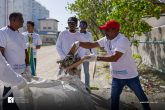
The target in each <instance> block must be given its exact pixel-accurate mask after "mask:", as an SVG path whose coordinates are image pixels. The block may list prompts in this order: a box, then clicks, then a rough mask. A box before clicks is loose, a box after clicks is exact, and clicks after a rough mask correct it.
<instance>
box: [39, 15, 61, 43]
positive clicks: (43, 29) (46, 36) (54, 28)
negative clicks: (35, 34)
mask: <svg viewBox="0 0 165 110" xmlns="http://www.w3.org/2000/svg"><path fill="white" fill-rule="evenodd" d="M58 22H59V21H58V20H56V19H52V18H46V19H39V24H40V25H39V34H40V36H41V38H42V42H43V45H50V44H55V42H56V40H57V36H58Z"/></svg>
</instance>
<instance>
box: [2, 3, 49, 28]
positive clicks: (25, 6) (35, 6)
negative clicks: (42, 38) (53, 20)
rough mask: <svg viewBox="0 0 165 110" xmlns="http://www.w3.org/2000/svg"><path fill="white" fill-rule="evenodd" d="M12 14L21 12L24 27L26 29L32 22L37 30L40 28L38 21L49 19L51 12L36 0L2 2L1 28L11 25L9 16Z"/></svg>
mask: <svg viewBox="0 0 165 110" xmlns="http://www.w3.org/2000/svg"><path fill="white" fill-rule="evenodd" d="M12 12H20V13H22V14H23V18H24V22H25V23H24V26H23V30H22V31H24V30H25V29H26V22H27V21H29V20H32V21H34V22H35V24H36V30H38V28H39V21H38V19H41V18H48V17H49V11H48V10H47V9H46V8H45V7H43V6H42V5H41V4H40V3H38V2H36V1H35V0H1V3H0V18H1V20H0V27H3V26H5V25H8V24H9V19H8V18H9V15H10V13H12Z"/></svg>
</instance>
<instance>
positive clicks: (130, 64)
mask: <svg viewBox="0 0 165 110" xmlns="http://www.w3.org/2000/svg"><path fill="white" fill-rule="evenodd" d="M98 43H99V45H100V47H104V49H105V50H106V51H107V53H108V55H110V56H111V55H114V54H115V52H116V51H119V52H122V53H123V55H122V56H121V58H119V60H118V61H117V62H110V71H111V73H112V77H114V78H118V79H129V78H134V77H136V76H137V75H138V72H137V68H136V65H135V61H134V59H133V58H132V51H131V47H130V42H129V40H128V39H127V38H126V37H125V36H124V35H122V34H120V33H119V34H118V35H117V37H115V38H114V39H112V40H108V39H107V38H106V37H103V38H102V39H100V40H98Z"/></svg>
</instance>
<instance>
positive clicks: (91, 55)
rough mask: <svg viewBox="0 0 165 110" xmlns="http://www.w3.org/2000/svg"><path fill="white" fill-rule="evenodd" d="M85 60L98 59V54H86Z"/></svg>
mask: <svg viewBox="0 0 165 110" xmlns="http://www.w3.org/2000/svg"><path fill="white" fill-rule="evenodd" d="M83 59H84V62H85V61H86V62H94V61H97V55H95V54H90V55H86V56H84V58H83Z"/></svg>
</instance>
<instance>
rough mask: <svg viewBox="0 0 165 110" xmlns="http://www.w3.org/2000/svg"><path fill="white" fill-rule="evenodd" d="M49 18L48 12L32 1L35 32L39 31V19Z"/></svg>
mask: <svg viewBox="0 0 165 110" xmlns="http://www.w3.org/2000/svg"><path fill="white" fill-rule="evenodd" d="M43 18H49V11H48V10H47V9H46V8H45V7H44V6H42V5H41V4H40V3H38V2H37V1H35V0H33V4H32V19H33V21H34V22H35V30H36V31H38V30H39V19H43Z"/></svg>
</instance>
